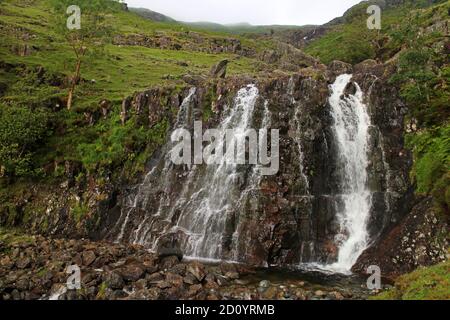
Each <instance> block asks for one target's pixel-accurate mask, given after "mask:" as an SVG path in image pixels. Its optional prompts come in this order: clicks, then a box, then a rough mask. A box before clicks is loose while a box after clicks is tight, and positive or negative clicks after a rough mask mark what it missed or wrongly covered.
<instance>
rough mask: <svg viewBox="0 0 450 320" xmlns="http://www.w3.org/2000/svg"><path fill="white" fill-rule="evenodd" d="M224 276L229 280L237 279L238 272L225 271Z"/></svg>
mask: <svg viewBox="0 0 450 320" xmlns="http://www.w3.org/2000/svg"><path fill="white" fill-rule="evenodd" d="M225 277H227V278H228V279H230V280H236V279H239V273H237V272H227V273H225Z"/></svg>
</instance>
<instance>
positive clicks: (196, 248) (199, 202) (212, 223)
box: [176, 85, 259, 259]
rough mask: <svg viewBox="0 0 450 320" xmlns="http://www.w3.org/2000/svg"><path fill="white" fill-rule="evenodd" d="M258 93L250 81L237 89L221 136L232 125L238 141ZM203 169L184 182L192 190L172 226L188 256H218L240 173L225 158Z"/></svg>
mask: <svg viewBox="0 0 450 320" xmlns="http://www.w3.org/2000/svg"><path fill="white" fill-rule="evenodd" d="M258 95H259V91H258V89H257V88H256V87H255V86H254V85H249V86H247V87H245V88H243V89H241V90H239V92H238V93H237V96H236V98H235V101H234V106H233V108H232V109H231V110H230V113H229V115H228V116H227V117H226V118H225V119H224V120H223V121H222V123H221V125H220V126H219V128H218V129H219V130H220V132H221V135H222V136H225V134H226V130H227V129H234V130H235V132H236V134H235V135H234V136H233V140H234V141H238V139H240V137H239V136H240V135H241V134H245V132H246V130H247V129H250V126H251V121H252V117H253V114H254V108H255V104H256V101H257V99H258ZM242 151H244V152H245V150H242ZM244 156H245V155H244ZM205 170H206V172H204V173H203V174H202V175H201V177H198V176H196V175H194V177H192V178H197V179H198V180H197V181H189V182H188V185H189V186H190V188H192V190H194V193H193V194H192V195H191V196H190V197H188V199H189V200H188V201H187V202H186V201H182V202H183V203H180V204H179V205H180V210H182V214H181V216H180V218H179V220H178V222H177V227H176V228H178V229H181V230H183V231H184V232H186V233H187V234H188V235H189V238H188V241H187V244H186V246H185V248H184V249H185V252H186V254H187V255H188V256H194V257H201V258H209V259H220V258H221V257H222V252H223V245H222V244H223V240H224V239H223V235H224V230H226V227H227V223H229V219H230V218H231V217H230V216H231V215H232V214H233V211H234V210H236V203H234V199H239V197H238V195H239V193H240V191H239V188H238V186H239V182H240V181H239V179H240V178H241V176H240V174H239V170H238V166H237V165H236V164H234V163H226V162H225V161H222V162H221V164H220V165H217V166H208V167H206V168H205ZM199 176H200V175H199Z"/></svg>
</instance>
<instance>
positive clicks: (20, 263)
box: [16, 257, 31, 269]
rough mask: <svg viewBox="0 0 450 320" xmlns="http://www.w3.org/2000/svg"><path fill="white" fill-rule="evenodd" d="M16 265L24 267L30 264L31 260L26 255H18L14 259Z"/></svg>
mask: <svg viewBox="0 0 450 320" xmlns="http://www.w3.org/2000/svg"><path fill="white" fill-rule="evenodd" d="M16 266H17V268H19V269H26V268H29V267H30V266H31V260H30V258H28V257H20V258H18V259H17V260H16Z"/></svg>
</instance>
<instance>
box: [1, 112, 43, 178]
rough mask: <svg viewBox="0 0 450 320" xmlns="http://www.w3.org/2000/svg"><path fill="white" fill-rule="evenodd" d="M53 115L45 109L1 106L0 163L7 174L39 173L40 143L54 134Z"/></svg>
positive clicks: (4, 174) (27, 174) (2, 172)
mask: <svg viewBox="0 0 450 320" xmlns="http://www.w3.org/2000/svg"><path fill="white" fill-rule="evenodd" d="M48 122H49V115H48V114H47V113H46V112H45V111H42V110H36V111H32V110H30V109H28V108H20V107H11V108H5V107H3V108H1V109H0V163H1V174H2V175H3V176H15V177H22V176H29V175H35V174H37V173H38V171H39V169H35V168H34V167H35V166H34V165H33V154H34V151H35V150H36V146H37V145H38V144H39V143H40V142H41V141H43V140H45V138H46V137H47V136H48V135H49V134H50V131H49V127H48Z"/></svg>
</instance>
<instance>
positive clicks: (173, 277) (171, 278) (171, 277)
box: [166, 273, 183, 287]
mask: <svg viewBox="0 0 450 320" xmlns="http://www.w3.org/2000/svg"><path fill="white" fill-rule="evenodd" d="M166 281H167V282H169V283H170V284H172V285H173V286H176V287H179V286H182V285H183V277H182V276H180V275H177V274H174V273H167V274H166Z"/></svg>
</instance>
